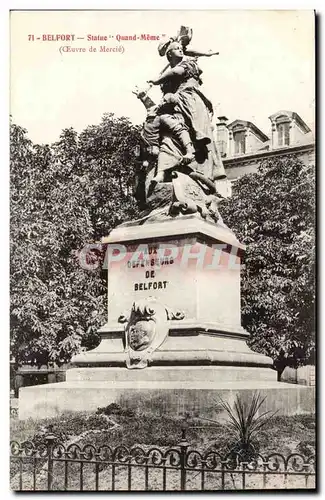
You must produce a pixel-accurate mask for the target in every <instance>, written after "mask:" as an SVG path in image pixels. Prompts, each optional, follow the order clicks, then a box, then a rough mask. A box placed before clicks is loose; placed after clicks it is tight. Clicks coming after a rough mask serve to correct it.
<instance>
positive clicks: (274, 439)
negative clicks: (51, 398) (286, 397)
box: [11, 409, 315, 491]
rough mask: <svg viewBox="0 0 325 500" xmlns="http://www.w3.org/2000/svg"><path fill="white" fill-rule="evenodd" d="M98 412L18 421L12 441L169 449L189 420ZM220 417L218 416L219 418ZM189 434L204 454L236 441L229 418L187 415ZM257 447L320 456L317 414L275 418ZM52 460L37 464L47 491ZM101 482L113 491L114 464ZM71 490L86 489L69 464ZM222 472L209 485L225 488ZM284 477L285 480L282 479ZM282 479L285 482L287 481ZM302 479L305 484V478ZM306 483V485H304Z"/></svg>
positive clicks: (137, 477)
mask: <svg viewBox="0 0 325 500" xmlns="http://www.w3.org/2000/svg"><path fill="white" fill-rule="evenodd" d="M107 413H109V412H106V414H103V413H101V414H95V413H86V412H84V413H66V414H63V415H62V416H60V417H56V418H49V419H44V420H32V419H29V420H25V421H20V420H18V419H12V421H11V440H16V441H19V442H23V441H27V440H28V441H32V442H33V443H34V444H35V445H36V446H37V445H40V444H44V443H45V442H46V440H45V436H46V434H47V433H48V432H49V428H50V431H51V432H52V433H53V434H54V435H55V436H56V440H55V442H56V443H58V442H61V443H64V444H65V445H68V444H72V443H75V444H77V445H79V446H80V447H83V446H84V445H86V444H91V445H93V446H95V447H96V448H99V447H101V446H109V447H110V448H115V447H117V446H120V445H124V446H126V447H127V448H131V447H132V446H135V445H139V446H141V447H142V448H143V449H144V450H146V451H147V450H148V449H149V448H150V447H154V446H157V447H159V448H162V450H164V449H165V450H166V448H167V447H168V448H170V447H175V446H177V445H178V444H179V442H180V440H181V428H182V425H183V424H184V419H181V418H170V417H167V416H162V417H158V416H154V415H150V414H132V413H131V412H130V411H129V410H126V411H123V410H122V411H121V409H119V410H117V411H116V410H115V411H113V412H112V413H111V414H108V415H107ZM218 418H219V417H218V416H216V419H218ZM186 426H187V432H186V438H187V440H188V442H189V444H190V447H189V448H195V449H197V450H199V451H200V452H201V453H202V452H205V451H207V450H209V449H210V450H216V451H218V452H220V454H221V455H226V454H227V452H228V451H229V449H230V447H231V446H232V445H233V440H232V439H231V436H230V434H229V430H228V429H227V427H226V420H223V421H216V422H215V423H212V422H208V421H206V420H203V419H201V420H200V419H199V418H195V419H194V418H187V419H186ZM256 446H257V448H256V449H257V451H259V453H260V454H262V455H263V456H265V455H269V454H271V453H274V452H277V453H281V454H282V455H284V456H287V455H289V454H290V453H294V452H295V453H301V454H303V455H304V456H305V457H309V456H311V455H314V454H315V417H314V415H299V416H294V417H284V416H274V417H273V418H272V419H270V420H269V421H268V423H267V424H266V426H265V427H264V428H263V429H262V430H261V432H260V433H259V435H258V439H257V442H256ZM94 467H95V466H94V465H93V464H84V467H83V488H84V490H94V487H95V469H94ZM116 469H117V470H116V473H117V475H116V484H115V488H116V489H117V490H125V489H127V485H128V476H127V474H128V470H127V467H119V466H116ZM23 470H24V473H23V489H25V490H26V489H27V490H28V489H32V488H33V486H32V485H33V483H32V481H33V474H32V465H28V464H27V465H26V464H25V465H24V469H23ZM46 471H47V462H46V459H40V460H39V462H38V464H37V468H36V474H35V477H36V483H37V489H42V490H46V489H47V476H46ZM98 473H99V475H98V481H99V483H98V484H99V486H98V488H99V489H100V490H106V491H107V490H110V489H111V487H112V467H111V466H108V465H105V464H100V465H99V466H98ZM161 474H162V470H161V469H160V470H159V469H151V470H150V478H149V479H150V481H149V489H151V490H154V489H161V484H162V478H161ZM143 475H144V469H143V468H142V469H141V468H134V469H133V470H132V490H137V489H138V490H143V488H144V476H143ZM68 477H69V484H68V490H70V491H76V490H78V489H79V487H80V464H79V463H71V462H70V463H69V474H68ZM200 478H201V475H200V473H199V472H188V475H187V481H188V482H187V487H188V489H192V490H197V489H200V484H201V483H200V480H201V479H200ZM247 480H248V483H247V487H249V488H260V487H262V486H261V484H260V481H262V476H254V477H253V476H252V477H251V478H249V477H248V479H247ZM220 481H221V479H220V476H218V475H217V474H213V473H210V474H209V473H207V474H206V483H205V488H206V489H212V490H216V489H221V483H220ZM240 481H241V476H240V475H238V476H237V477H235V475H233V474H230V475H228V476H227V478H226V483H225V484H226V486H225V488H226V489H240V488H241V487H240ZM249 481H250V482H249ZM279 481H280V482H279ZM281 481H282V482H281ZM299 481H300V482H299ZM304 481H305V478H304V477H302V476H300V477H289V480H288V482H287V483H286V486H283V485H282V484H283V476H282V477H280V476H278V477H276V476H271V475H270V476H269V478H268V487H270V488H283V487H289V488H290V487H291V488H300V487H306V486H304ZM300 483H301V484H300ZM166 484H167V489H170V490H177V489H179V471H177V470H176V471H173V470H170V471H168V474H167V483H166ZM63 485H64V463H62V462H61V463H60V462H57V463H56V465H55V474H54V482H53V488H54V489H56V490H62V489H63ZM11 487H12V489H13V490H17V489H19V462H18V461H15V460H13V461H12V467H11Z"/></svg>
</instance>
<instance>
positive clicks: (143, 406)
mask: <svg viewBox="0 0 325 500" xmlns="http://www.w3.org/2000/svg"><path fill="white" fill-rule="evenodd" d="M93 370H95V369H90V372H92V373H90V374H89V377H90V379H92V380H90V381H87V380H85V378H86V375H85V374H84V373H83V374H82V373H80V372H76V373H75V374H74V377H75V378H76V379H78V378H79V381H78V380H71V381H67V382H62V383H57V384H47V385H39V386H33V387H24V388H22V389H20V390H19V418H20V419H27V418H34V419H35V418H36V419H40V418H47V417H53V416H57V415H60V414H61V413H63V412H66V411H96V410H97V408H98V407H103V406H107V405H109V404H111V403H117V404H119V405H121V406H122V407H123V408H132V409H135V410H138V411H139V412H140V413H141V412H142V413H146V412H150V413H154V414H157V415H170V416H175V417H176V416H182V415H184V414H185V413H190V414H191V415H193V416H200V417H206V418H216V417H217V416H218V417H217V418H218V421H219V417H220V415H219V412H220V408H219V409H218V398H222V400H224V401H227V402H229V404H230V405H233V403H234V400H235V398H236V396H237V395H239V396H240V397H241V399H243V400H244V401H247V400H249V399H250V398H251V397H252V395H253V394H254V392H255V391H258V392H259V393H260V394H261V396H263V397H264V396H266V400H265V403H264V405H263V410H265V411H267V410H270V411H278V414H279V415H296V414H308V413H314V408H315V389H314V388H313V387H307V386H299V385H294V384H286V383H282V382H276V381H272V380H270V379H269V380H263V379H264V378H265V376H266V373H263V369H262V370H260V369H259V368H251V373H250V375H251V379H250V380H249V372H248V371H247V372H244V371H241V372H240V373H237V374H236V370H234V369H233V370H232V377H233V380H225V378H227V377H225V375H226V374H222V373H221V372H220V373H219V376H218V377H215V380H214V381H212V380H211V378H213V377H211V376H210V375H209V374H207V373H206V372H202V371H201V369H199V370H197V371H196V375H195V379H196V380H193V378H194V377H193V374H192V381H191V380H184V379H183V377H184V376H185V375H186V371H184V372H183V373H182V370H180V371H179V373H178V374H176V373H175V371H174V369H172V371H171V372H170V373H166V372H164V373H161V374H160V375H159V377H158V375H157V373H154V374H151V368H148V369H146V370H138V371H136V370H132V372H137V373H136V376H135V377H134V379H133V380H132V378H131V377H130V376H129V375H127V376H125V374H121V373H107V374H103V373H102V374H99V378H101V377H102V378H105V379H106V380H96V377H95V373H93ZM113 370H114V369H113ZM128 371H130V370H128ZM269 372H272V371H271V370H269ZM140 373H141V374H142V377H143V378H142V380H140V379H139V375H138V374H140ZM203 374H204V376H205V378H206V379H205V380H203V378H204V377H203ZM187 375H189V374H188V373H187ZM214 375H216V373H215V374H214ZM269 376H270V374H268V375H267V377H268V378H269ZM151 377H152V378H151ZM154 377H155V378H156V380H154ZM236 377H238V378H239V377H242V380H236ZM260 377H261V378H260ZM189 378H190V377H189Z"/></svg>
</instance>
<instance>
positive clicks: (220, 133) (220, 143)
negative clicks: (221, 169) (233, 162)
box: [217, 116, 228, 158]
mask: <svg viewBox="0 0 325 500" xmlns="http://www.w3.org/2000/svg"><path fill="white" fill-rule="evenodd" d="M217 118H218V120H219V121H218V122H217V148H218V150H219V152H220V154H221V156H222V157H223V158H224V157H225V156H227V152H228V128H227V124H228V118H227V117H226V116H218V117H217Z"/></svg>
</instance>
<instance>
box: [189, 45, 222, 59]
mask: <svg viewBox="0 0 325 500" xmlns="http://www.w3.org/2000/svg"><path fill="white" fill-rule="evenodd" d="M184 54H185V55H187V56H190V57H211V56H217V55H219V52H213V51H212V50H208V51H207V52H200V51H199V50H192V49H189V50H188V49H187V48H186V47H184Z"/></svg>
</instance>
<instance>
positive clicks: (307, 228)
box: [220, 157, 315, 369]
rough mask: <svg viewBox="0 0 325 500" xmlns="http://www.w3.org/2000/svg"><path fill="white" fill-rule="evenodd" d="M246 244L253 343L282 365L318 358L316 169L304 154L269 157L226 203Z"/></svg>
mask: <svg viewBox="0 0 325 500" xmlns="http://www.w3.org/2000/svg"><path fill="white" fill-rule="evenodd" d="M220 210H221V214H222V216H223V218H224V221H225V223H226V224H227V225H228V226H229V227H230V228H231V229H232V230H234V232H235V233H236V235H237V237H238V238H239V240H241V241H242V242H243V243H245V244H246V245H247V251H246V257H245V261H244V264H245V267H244V269H243V271H242V319H243V326H244V327H245V328H247V330H248V331H249V332H250V334H251V337H250V341H249V344H250V346H251V347H252V348H253V349H254V350H256V351H258V352H261V353H264V354H267V355H269V356H271V357H272V358H273V360H274V361H275V366H276V367H277V368H279V369H280V368H281V367H280V365H281V366H282V369H283V368H284V366H285V365H291V366H297V365H298V364H300V363H307V362H314V354H315V336H314V332H315V325H314V316H315V314H314V313H315V310H314V309H315V262H314V257H315V235H314V225H315V171H314V167H313V166H308V165H305V164H304V163H303V162H302V161H301V160H300V159H299V158H298V157H286V158H285V159H272V160H270V161H265V162H263V163H262V164H261V165H260V166H259V168H258V172H257V173H254V174H248V175H244V176H243V177H241V178H239V179H238V180H237V181H236V182H235V183H234V186H233V196H232V197H231V199H229V200H227V201H224V202H223V203H222V205H221V206H220Z"/></svg>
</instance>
